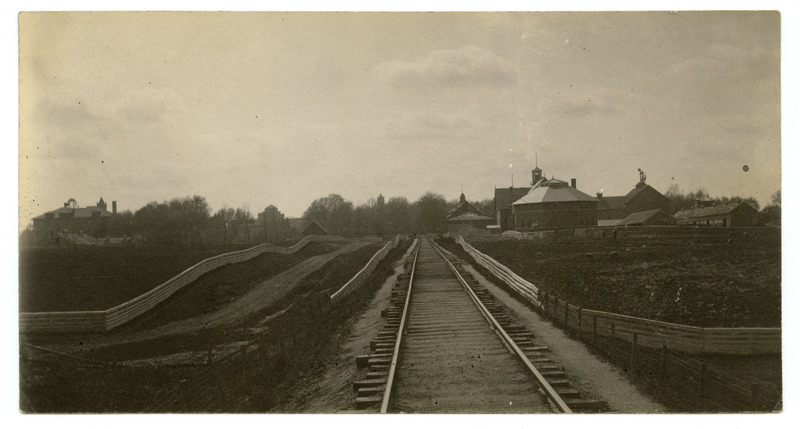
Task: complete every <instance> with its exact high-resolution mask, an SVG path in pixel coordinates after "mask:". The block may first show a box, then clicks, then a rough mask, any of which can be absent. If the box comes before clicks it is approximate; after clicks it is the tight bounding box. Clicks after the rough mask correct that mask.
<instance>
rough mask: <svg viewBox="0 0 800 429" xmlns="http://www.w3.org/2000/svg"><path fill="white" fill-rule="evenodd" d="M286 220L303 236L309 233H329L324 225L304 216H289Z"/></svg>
mask: <svg viewBox="0 0 800 429" xmlns="http://www.w3.org/2000/svg"><path fill="white" fill-rule="evenodd" d="M287 220H288V221H289V226H290V227H292V228H293V229H294V230H295V231H297V232H298V233H299V234H301V235H302V236H303V237H307V236H309V235H331V234H330V232H328V230H327V229H325V227H323V226H322V225H320V224H319V222H317V221H315V220H311V219H306V218H291V219H287Z"/></svg>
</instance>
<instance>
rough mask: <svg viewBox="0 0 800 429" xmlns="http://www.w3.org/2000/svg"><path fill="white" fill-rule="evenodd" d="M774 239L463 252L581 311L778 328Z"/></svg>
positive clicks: (510, 246)
mask: <svg viewBox="0 0 800 429" xmlns="http://www.w3.org/2000/svg"><path fill="white" fill-rule="evenodd" d="M779 234H780V231H779V230H777V231H774V230H773V231H770V230H768V231H762V232H760V233H759V234H758V235H757V236H756V237H741V236H738V235H737V236H736V237H735V238H734V239H733V240H732V243H731V244H727V241H728V240H729V236H728V235H727V234H720V236H719V237H718V239H716V240H707V241H706V242H705V243H702V242H695V243H686V242H681V241H675V240H663V241H661V240H659V239H658V238H657V237H656V238H648V239H644V240H643V239H641V238H637V239H636V240H627V239H623V238H620V239H618V240H613V239H612V238H610V237H609V238H606V239H598V240H589V239H582V240H579V239H561V240H558V239H556V240H494V241H486V240H484V241H471V244H472V245H473V246H474V247H475V248H476V249H478V250H480V251H481V252H483V253H485V254H487V255H489V256H491V257H492V258H494V259H496V260H497V261H498V262H500V263H502V264H504V265H505V266H507V267H509V268H510V269H511V270H513V271H514V272H515V273H517V274H519V275H520V276H522V277H524V278H525V279H527V280H529V281H531V282H532V283H533V284H535V285H536V286H537V287H539V288H540V289H542V290H544V291H546V292H547V293H548V294H553V295H556V296H558V297H559V298H561V299H564V300H566V301H568V302H570V303H572V304H573V305H578V306H581V307H584V308H589V309H593V310H601V311H609V312H612V313H620V314H626V315H630V316H637V317H643V318H647V319H655V320H662V321H666V322H672V323H679V324H684V325H692V326H699V327H779V326H781V249H780V235H779ZM452 245H453V244H452V243H451V244H450V246H449V247H451V248H452Z"/></svg>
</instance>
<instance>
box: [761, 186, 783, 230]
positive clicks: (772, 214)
mask: <svg viewBox="0 0 800 429" xmlns="http://www.w3.org/2000/svg"><path fill="white" fill-rule="evenodd" d="M770 200H771V203H770V204H767V206H766V207H764V210H761V219H762V221H763V222H764V223H770V224H778V225H780V223H781V190H780V189H778V191H777V192H775V193H774V194H772V198H770Z"/></svg>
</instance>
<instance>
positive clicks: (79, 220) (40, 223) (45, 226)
mask: <svg viewBox="0 0 800 429" xmlns="http://www.w3.org/2000/svg"><path fill="white" fill-rule="evenodd" d="M113 207H114V208H116V201H114V202H113ZM112 215H113V213H111V212H109V211H108V210H106V203H105V201H103V198H102V197H100V201H98V203H97V205H95V206H89V207H78V203H77V201H75V200H74V199H72V198H70V199H69V200H68V201H67V202H66V203H64V207H61V208H59V209H56V210H51V211H49V212H47V213H44V214H42V215H39V216H37V217H35V218H33V237H34V239H33V240H34V245H35V246H59V245H63V244H67V243H76V244H91V243H90V242H89V240H93V239H94V240H96V239H98V238H101V237H105V236H106V235H107V234H108V220H109V218H110V217H111V216H112Z"/></svg>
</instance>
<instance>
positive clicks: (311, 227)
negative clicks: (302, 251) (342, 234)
mask: <svg viewBox="0 0 800 429" xmlns="http://www.w3.org/2000/svg"><path fill="white" fill-rule="evenodd" d="M314 229H319V230H320V231H322V232H324V233H325V235H330V234H331V233H330V232H328V230H327V229H325V227H323V226H322V225H320V224H319V222H317V221H315V220H312V221H311V222H309V223H308V226H306V227H305V228H303V234H306V233H308V232H309V231H313V230H314Z"/></svg>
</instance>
